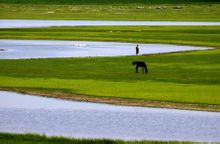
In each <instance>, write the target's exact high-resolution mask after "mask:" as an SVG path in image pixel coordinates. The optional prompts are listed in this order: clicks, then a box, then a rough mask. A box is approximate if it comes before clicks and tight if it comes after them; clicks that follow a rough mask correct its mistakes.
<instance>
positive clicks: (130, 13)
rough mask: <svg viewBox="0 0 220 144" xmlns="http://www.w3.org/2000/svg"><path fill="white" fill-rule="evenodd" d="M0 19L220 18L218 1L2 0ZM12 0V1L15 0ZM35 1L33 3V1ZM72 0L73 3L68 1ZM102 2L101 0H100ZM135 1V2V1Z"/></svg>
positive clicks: (215, 19)
mask: <svg viewBox="0 0 220 144" xmlns="http://www.w3.org/2000/svg"><path fill="white" fill-rule="evenodd" d="M3 2H6V1H3V0H1V1H0V7H1V9H0V19H61V20H148V21H153V20H154V21H155V20H158V21H220V10H219V9H220V3H219V2H216V3H213V2H212V3H211V2H209V3H175V2H174V3H157V2H155V1H154V2H153V3H144V2H140V3H132V1H130V2H131V3H117V4H114V3H113V4H108V5H107V4H104V3H105V2H108V3H111V0H110V1H109V0H108V1H103V3H99V4H96V5H95V4H92V5H90V4H89V2H88V3H87V2H85V3H84V4H80V3H77V4H69V3H67V4H65V3H63V1H56V2H58V4H54V3H52V4H51V3H49V4H48V3H46V4H43V3H41V2H47V1H39V3H38V4H36V3H37V2H38V1H34V2H33V3H32V1H29V2H30V3H18V4H16V3H3ZM14 2H15V1H14ZM35 2H36V3H35ZM71 2H75V0H74V1H71ZM100 2H102V0H100ZM134 2H138V1H134Z"/></svg>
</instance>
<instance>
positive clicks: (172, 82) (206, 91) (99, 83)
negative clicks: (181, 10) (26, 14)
mask: <svg viewBox="0 0 220 144" xmlns="http://www.w3.org/2000/svg"><path fill="white" fill-rule="evenodd" d="M219 57H220V50H219V49H217V50H209V51H197V52H186V53H176V54H163V55H150V56H138V57H135V56H130V57H99V58H65V59H62V58H61V59H30V60H0V67H1V69H0V81H1V83H0V87H1V88H6V89H9V90H10V89H14V88H17V89H18V90H19V89H21V90H23V91H24V92H25V91H29V90H30V89H31V90H33V89H35V90H36V91H38V92H39V93H40V92H41V91H44V90H47V91H52V92H56V91H58V92H59V93H63V94H68V96H67V97H66V98H68V99H75V97H76V95H87V96H90V97H91V98H92V97H95V98H100V99H102V98H109V100H110V101H111V100H114V98H121V99H126V100H129V101H130V102H131V103H132V101H133V100H134V101H136V100H141V101H156V102H157V103H156V105H150V106H157V107H166V106H165V105H163V103H162V102H169V103H177V104H179V103H181V104H183V105H184V104H186V105H187V104H195V107H202V108H200V109H204V110H205V109H207V108H208V107H209V108H208V109H210V106H211V109H212V110H214V111H219V110H220V96H219V93H220V80H219V77H220V65H219V64H220V60H219ZM133 60H142V61H146V62H147V63H148V65H149V74H141V73H139V74H136V73H135V72H134V67H133V66H132V65H131V62H132V61H133ZM60 97H61V98H62V95H60ZM82 100H83V98H82ZM84 100H85V101H87V99H84ZM141 101H139V102H141ZM98 102H102V101H98ZM119 102H120V101H119ZM121 103H122V104H123V102H121ZM137 103H138V101H137ZM128 105H129V104H128ZM139 105H142V104H141V103H140V104H139ZM143 105H144V104H143ZM175 108H178V106H177V107H175ZM179 108H182V109H187V106H186V107H185V108H184V106H181V107H179ZM193 109H196V108H193Z"/></svg>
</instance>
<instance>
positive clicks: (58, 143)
mask: <svg viewBox="0 0 220 144" xmlns="http://www.w3.org/2000/svg"><path fill="white" fill-rule="evenodd" d="M0 143H1V144H201V143H198V142H175V141H167V142H166V141H122V140H108V139H71V138H64V137H47V136H43V135H37V134H9V133H0ZM204 144H206V143H205V142H204Z"/></svg>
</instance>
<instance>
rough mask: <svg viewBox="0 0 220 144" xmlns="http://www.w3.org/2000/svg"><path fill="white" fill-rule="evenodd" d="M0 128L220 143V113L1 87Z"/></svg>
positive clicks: (137, 138)
mask: <svg viewBox="0 0 220 144" xmlns="http://www.w3.org/2000/svg"><path fill="white" fill-rule="evenodd" d="M0 132H16V133H39V134H46V135H55V136H68V137H77V138H110V139H124V140H175V141H176V140H177V141H208V142H219V141H220V113H219V112H204V111H189V110H174V109H161V108H144V107H130V106H114V105H108V104H95V103H86V102H73V101H67V100H58V99H54V98H45V97H37V96H31V95H24V94H18V93H13V92H5V91H0Z"/></svg>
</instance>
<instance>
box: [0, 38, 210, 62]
mask: <svg viewBox="0 0 220 144" xmlns="http://www.w3.org/2000/svg"><path fill="white" fill-rule="evenodd" d="M135 47H136V44H134V43H120V42H99V41H96V42H91V41H61V40H0V49H4V51H0V59H25V58H57V57H96V56H128V55H135ZM139 49H140V50H139V51H140V53H139V55H142V54H158V53H169V52H179V51H191V50H207V49H211V48H210V47H197V46H182V45H170V44H139Z"/></svg>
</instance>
